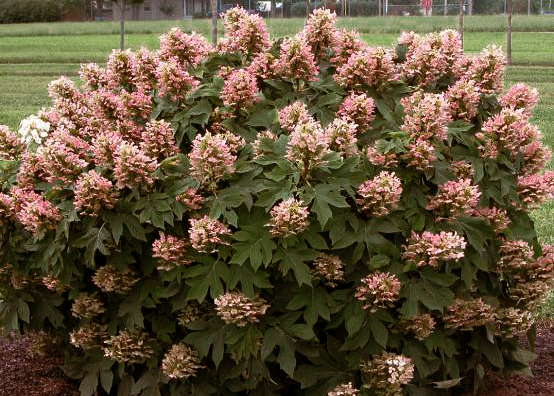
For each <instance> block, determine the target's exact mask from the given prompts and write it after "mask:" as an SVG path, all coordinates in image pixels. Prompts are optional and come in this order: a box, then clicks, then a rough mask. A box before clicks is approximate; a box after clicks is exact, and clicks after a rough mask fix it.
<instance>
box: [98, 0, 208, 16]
mask: <svg viewBox="0 0 554 396" xmlns="http://www.w3.org/2000/svg"><path fill="white" fill-rule="evenodd" d="M111 7H112V10H111V12H105V13H104V16H105V18H106V19H113V20H115V21H117V20H119V19H120V15H121V10H120V9H119V7H118V6H117V5H112V6H111ZM209 10H210V0H146V1H145V2H144V3H142V4H138V5H128V6H127V10H126V14H125V19H127V20H140V21H146V20H157V19H183V17H192V16H201V17H202V16H207V14H208V12H209ZM110 14H111V18H110Z"/></svg>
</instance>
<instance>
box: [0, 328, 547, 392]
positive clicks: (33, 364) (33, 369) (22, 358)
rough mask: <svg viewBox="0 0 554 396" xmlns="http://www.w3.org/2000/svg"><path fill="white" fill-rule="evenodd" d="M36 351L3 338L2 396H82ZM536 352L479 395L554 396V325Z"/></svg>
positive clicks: (55, 361) (57, 358) (50, 354)
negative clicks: (518, 371) (524, 372)
mask: <svg viewBox="0 0 554 396" xmlns="http://www.w3.org/2000/svg"><path fill="white" fill-rule="evenodd" d="M33 349H36V348H34V347H33V338H32V337H30V336H22V337H11V338H0V396H20V395H21V396H23V395H24V396H78V395H79V392H78V384H77V383H75V382H74V381H71V380H70V379H68V378H67V377H65V376H64V374H63V372H62V371H61V370H60V368H59V365H60V364H61V363H62V361H63V356H62V355H61V354H60V353H56V351H55V348H50V350H46V351H45V353H42V354H37V353H34V354H33V353H32V352H31V351H32V350H33ZM536 352H537V353H538V355H539V357H538V358H537V360H536V361H535V362H534V363H533V364H532V365H531V369H532V371H533V374H534V377H525V376H519V375H512V376H510V377H508V378H496V377H495V378H489V383H488V387H487V389H486V390H483V391H481V392H479V396H554V323H548V324H545V325H543V326H541V327H540V328H539V329H538V330H537V343H536ZM469 394H471V393H469Z"/></svg>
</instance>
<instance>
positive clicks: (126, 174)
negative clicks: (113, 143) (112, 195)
mask: <svg viewBox="0 0 554 396" xmlns="http://www.w3.org/2000/svg"><path fill="white" fill-rule="evenodd" d="M157 167H158V163H157V162H156V160H155V159H153V158H151V157H149V156H147V155H146V154H144V152H143V151H142V150H140V149H139V148H138V147H137V146H135V145H133V144H129V143H122V144H120V145H119V147H118V149H117V151H116V152H115V157H114V174H115V178H116V180H117V182H116V187H117V188H118V189H124V188H125V187H128V188H135V187H139V186H141V185H146V186H150V185H152V184H153V183H154V178H153V176H152V175H151V173H152V172H154V171H155V170H156V168H157Z"/></svg>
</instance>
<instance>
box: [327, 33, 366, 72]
mask: <svg viewBox="0 0 554 396" xmlns="http://www.w3.org/2000/svg"><path fill="white" fill-rule="evenodd" d="M367 47H368V46H367V44H366V43H365V41H363V40H362V39H361V38H360V35H359V34H358V32H356V31H354V30H346V29H342V30H339V31H337V32H335V34H334V36H333V41H332V49H333V53H334V57H332V58H331V62H333V63H335V64H336V65H337V67H338V66H342V65H344V64H345V63H346V62H348V58H350V57H351V56H352V54H354V53H356V52H358V51H362V50H364V49H367Z"/></svg>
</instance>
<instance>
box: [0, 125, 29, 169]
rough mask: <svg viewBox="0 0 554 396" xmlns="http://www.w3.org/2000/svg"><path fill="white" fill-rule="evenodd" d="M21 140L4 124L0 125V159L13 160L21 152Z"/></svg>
mask: <svg viewBox="0 0 554 396" xmlns="http://www.w3.org/2000/svg"><path fill="white" fill-rule="evenodd" d="M23 150H24V145H23V141H22V140H20V139H19V137H18V136H17V134H16V133H15V132H12V131H11V130H10V128H8V127H7V126H6V125H0V159H2V160H6V161H13V160H16V159H19V158H20V157H21V154H22V153H23Z"/></svg>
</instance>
